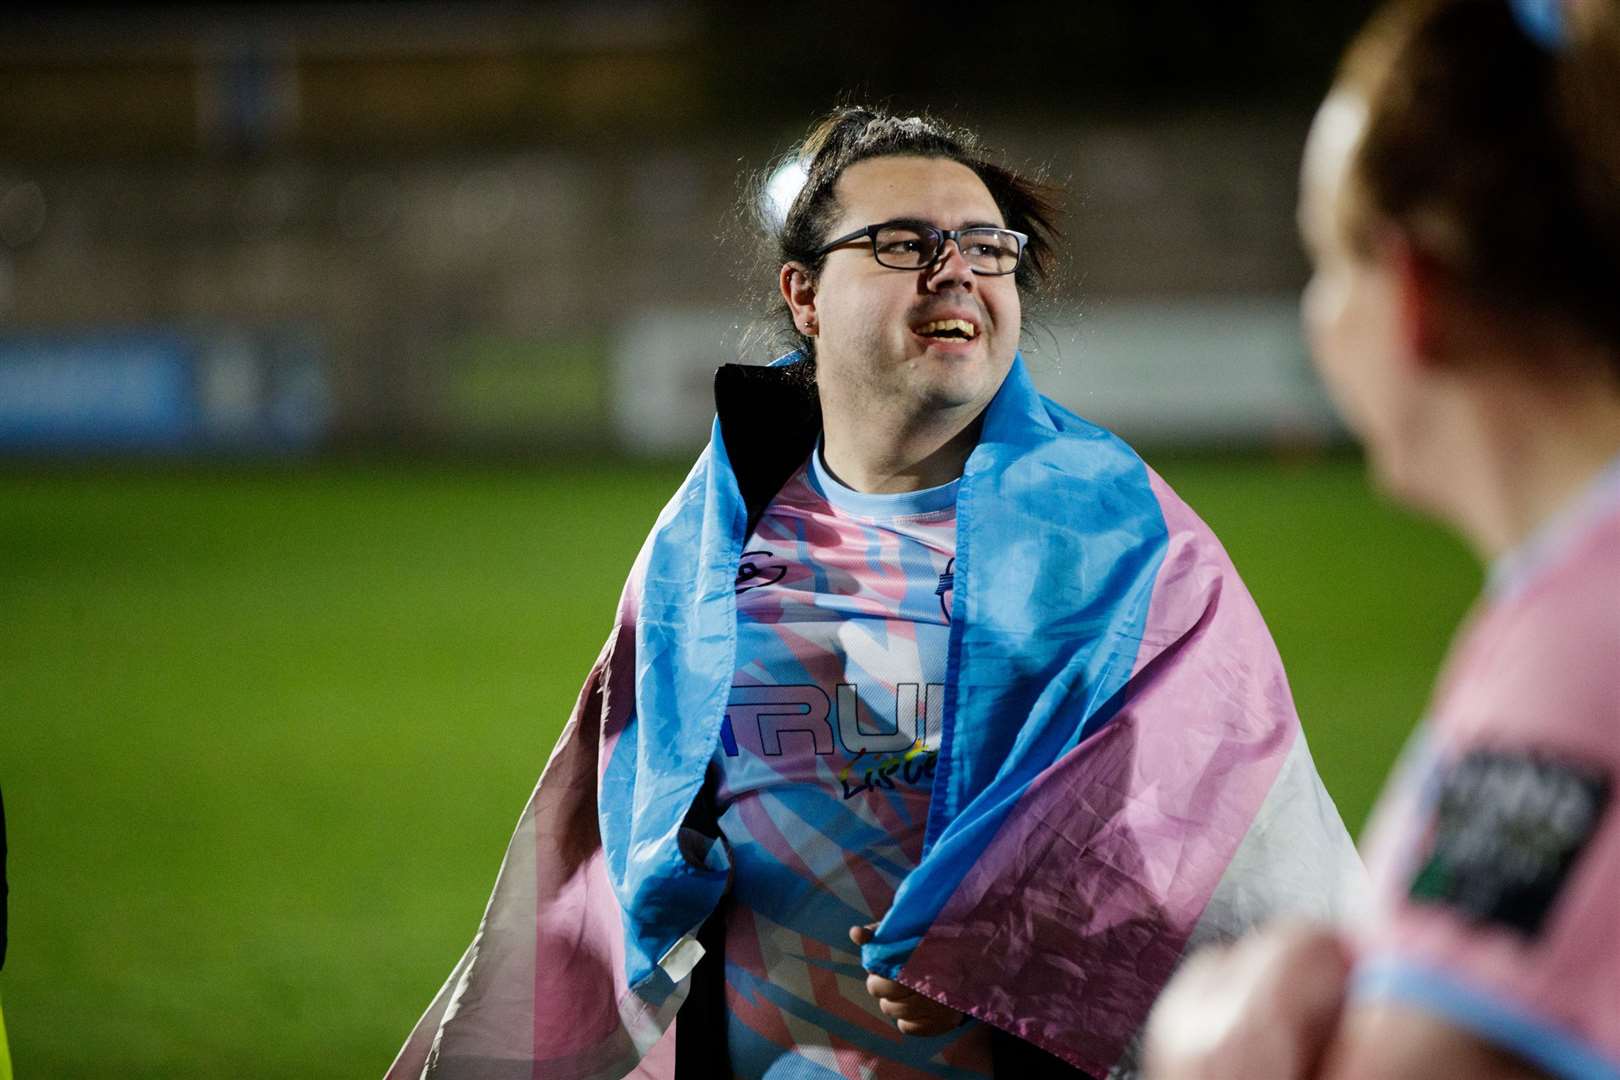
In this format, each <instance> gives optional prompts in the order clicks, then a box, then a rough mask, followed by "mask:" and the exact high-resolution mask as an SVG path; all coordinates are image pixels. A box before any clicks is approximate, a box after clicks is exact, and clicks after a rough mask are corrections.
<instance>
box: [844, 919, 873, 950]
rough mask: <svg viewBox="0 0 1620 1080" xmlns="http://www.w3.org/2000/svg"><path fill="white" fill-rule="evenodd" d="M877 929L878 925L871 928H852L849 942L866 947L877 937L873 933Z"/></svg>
mask: <svg viewBox="0 0 1620 1080" xmlns="http://www.w3.org/2000/svg"><path fill="white" fill-rule="evenodd" d="M876 927H877V923H872V924H871V925H870V926H852V927H850V928H849V940H851V941H853V942H854V943H855V944H857V945H865V944H866V943H867V942H868V941H871V940H872V939H873V938H874V937H876V936H877V935H876V934H874V933H873V932H872V931H873V930H874V929H875V928H876Z"/></svg>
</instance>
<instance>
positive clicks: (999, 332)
mask: <svg viewBox="0 0 1620 1080" xmlns="http://www.w3.org/2000/svg"><path fill="white" fill-rule="evenodd" d="M796 157H797V160H798V161H799V162H800V163H801V165H802V166H803V168H804V174H805V181H804V184H803V187H802V189H801V190H800V191H799V193H798V195H797V196H796V198H795V199H794V200H793V203H792V206H791V208H790V209H789V210H788V212H787V214H786V220H785V222H784V223H783V224H782V225H781V227H780V228H779V229H778V230H777V231H776V233H775V242H776V244H777V248H778V251H779V260H778V263H779V265H780V271H779V273H778V275H777V286H778V292H779V296H780V301H781V305H780V309H779V315H780V317H781V318H782V325H783V328H784V331H785V332H786V334H787V335H788V336H789V339H790V344H791V346H792V351H791V352H790V353H789V354H788V355H786V356H784V357H783V358H782V359H781V360H779V361H777V362H776V363H775V364H772V365H768V366H755V365H741V364H738V365H726V366H724V367H722V368H721V369H720V371H719V373H718V375H717V378H716V385H715V392H716V404H717V413H718V416H717V419H716V422H715V428H714V434H713V438H712V441H711V443H710V445H709V447H708V449H707V450H706V451H705V452H704V454H703V456H702V457H701V458H700V459H699V460H698V462H697V464H696V465H695V466H694V468H693V470H692V472H691V474H690V475H689V477H688V479H687V481H686V483H685V485H684V486H683V487H682V489H681V491H680V492H679V493H677V495H676V496H675V498H674V499H673V500H672V501H671V502H670V504H669V505H668V507H666V509H665V510H664V513H663V515H662V516H661V517H660V519H659V522H658V524H657V525H656V526H655V528H654V530H653V532H652V535H651V536H650V537H649V539H648V541H647V543H646V545H645V546H644V548H643V549H642V552H641V554H640V556H639V558H638V560H637V562H636V565H635V567H634V569H633V570H632V573H631V577H630V581H629V583H628V584H627V586H626V589H625V592H624V596H623V600H622V602H621V605H620V610H619V617H618V625H617V629H616V631H615V634H614V636H613V638H612V639H611V640H610V641H609V643H608V645H607V647H606V649H605V650H604V652H603V655H602V658H601V659H600V660H599V662H598V664H597V666H596V668H595V670H594V671H593V672H592V674H591V676H590V679H589V680H588V682H587V684H586V687H585V690H584V692H583V693H582V695H581V698H580V704H579V707H578V709H577V711H576V713H575V715H574V717H573V719H572V721H571V723H570V725H569V727H568V729H567V730H566V732H565V734H564V735H563V737H562V739H561V741H560V742H559V744H558V746H557V748H556V749H555V750H554V752H553V755H552V759H551V762H550V763H549V765H548V766H547V769H546V772H545V774H544V776H543V777H542V779H541V782H540V784H539V786H538V788H537V789H536V792H535V795H534V798H533V800H532V802H531V804H530V807H529V809H528V811H527V812H526V813H525V815H524V817H523V820H522V822H521V824H520V826H519V829H518V832H517V834H516V836H515V837H514V840H513V843H512V847H511V849H510V851H509V852H508V855H507V862H506V865H505V867H504V868H503V870H502V873H501V876H500V880H499V883H498V884H497V886H496V890H495V895H494V897H493V899H492V900H491V903H490V907H489V910H488V913H487V914H486V916H485V919H484V924H483V927H482V928H481V930H480V933H479V936H478V938H477V939H476V940H475V942H474V945H473V946H472V948H471V949H469V950H468V953H467V954H466V956H465V957H464V958H463V960H462V963H461V965H460V966H459V967H458V968H457V970H456V971H455V973H453V974H452V976H451V978H450V980H449V981H448V982H447V983H446V985H445V988H444V990H443V991H442V993H441V995H440V998H439V1000H438V1001H437V1002H436V1003H435V1004H434V1006H433V1007H432V1008H430V1009H429V1011H428V1013H427V1015H426V1016H424V1017H423V1019H422V1021H421V1023H420V1024H419V1025H418V1027H417V1029H416V1032H415V1033H414V1034H413V1035H412V1037H411V1039H410V1041H409V1042H408V1043H407V1044H406V1046H405V1048H404V1050H403V1051H402V1052H401V1055H400V1058H399V1060H398V1061H397V1062H396V1064H395V1070H394V1075H397V1076H417V1075H421V1074H422V1070H423V1068H424V1067H426V1068H427V1070H428V1072H427V1075H432V1076H440V1077H456V1076H467V1077H474V1076H477V1077H488V1076H517V1075H523V1076H530V1075H533V1076H547V1077H571V1078H585V1077H591V1078H598V1077H600V1078H617V1077H623V1076H629V1075H635V1076H637V1077H655V1078H664V1080H667V1078H669V1077H672V1076H675V1077H680V1078H681V1080H687V1078H695V1077H705V1078H712V1077H745V1078H749V1080H762V1078H766V1077H769V1078H786V1077H812V1076H815V1077H820V1076H829V1077H834V1076H879V1077H925V1076H936V1077H946V1076H949V1077H1011V1076H1019V1077H1041V1076H1050V1077H1060V1076H1061V1077H1074V1076H1088V1075H1089V1076H1102V1075H1105V1074H1109V1073H1110V1072H1113V1073H1114V1074H1115V1075H1122V1076H1123V1075H1129V1074H1130V1073H1131V1072H1132V1071H1133V1069H1134V1066H1133V1065H1132V1045H1133V1038H1134V1035H1135V1033H1136V1031H1137V1029H1138V1027H1139V1026H1140V1025H1141V1024H1142V1022H1143V1020H1144V1018H1145V1017H1146V1015H1147V1012H1148V1009H1149V1008H1150V1007H1151V1005H1152V1003H1153V1001H1154V999H1155V997H1156V996H1157V994H1158V991H1159V989H1160V987H1161V986H1162V985H1163V983H1164V982H1165V981H1166V980H1167V979H1168V977H1169V975H1170V973H1171V971H1172V970H1173V969H1174V968H1175V966H1176V964H1177V962H1178V960H1179V958H1180V957H1181V955H1182V954H1183V952H1184V951H1186V949H1187V948H1188V947H1189V945H1190V944H1195V943H1197V942H1200V941H1205V940H1218V939H1223V938H1226V937H1230V936H1232V935H1234V934H1236V933H1239V932H1240V931H1242V930H1243V929H1245V928H1247V927H1249V926H1251V925H1253V924H1254V923H1256V922H1259V921H1261V920H1263V919H1266V918H1268V917H1270V916H1272V915H1273V914H1276V913H1278V912H1292V913H1298V914H1306V913H1309V914H1315V915H1319V916H1327V915H1330V914H1332V913H1334V912H1336V911H1338V910H1339V909H1340V907H1341V906H1342V905H1343V904H1345V903H1347V902H1348V901H1349V900H1350V899H1351V898H1353V897H1354V895H1355V894H1356V893H1357V890H1358V887H1359V884H1360V874H1361V870H1360V865H1359V863H1358V862H1357V861H1356V858H1355V854H1354V850H1353V848H1352V846H1351V843H1350V840H1349V837H1348V836H1347V834H1346V832H1345V830H1344V827H1343V825H1342V824H1341V823H1340V820H1339V817H1338V814H1337V813H1336V811H1335V810H1334V808H1333V805H1332V803H1331V800H1330V799H1329V798H1328V796H1327V794H1326V792H1325V791H1324V789H1323V787H1322V785H1321V782H1320V780H1319V779H1318V777H1317V774H1316V771H1315V769H1314V767H1313V766H1312V764H1311V759H1310V755H1309V753H1308V751H1307V749H1306V746H1305V741H1304V738H1303V736H1302V734H1301V732H1300V729H1299V724H1298V721H1297V719H1296V717H1295V714H1294V710H1293V706H1292V703H1291V700H1290V696H1289V693H1288V688H1287V684H1286V682H1285V680H1284V677H1283V673H1282V670H1281V666H1280V663H1279V661H1278V658H1277V655H1276V651H1275V649H1274V647H1273V646H1272V644H1271V641H1270V638H1269V636H1268V634H1267V632H1266V629H1265V626H1264V624H1263V622H1262V621H1261V619H1260V616H1259V614H1258V612H1257V611H1256V610H1255V607H1254V605H1253V603H1252V602H1251V600H1250V599H1249V597H1248V595H1247V593H1246V591H1245V590H1244V588H1243V585H1242V583H1241V581H1239V580H1238V577H1237V575H1236V573H1235V572H1234V570H1233V568H1232V566H1231V564H1230V562H1229V561H1228V560H1227V558H1226V556H1225V554H1224V552H1223V551H1222V550H1221V548H1220V546H1219V544H1218V543H1217V542H1216V541H1215V540H1214V538H1213V537H1212V536H1211V535H1210V533H1209V532H1208V530H1207V529H1206V528H1205V527H1204V526H1203V524H1202V523H1201V522H1200V521H1199V520H1198V519H1197V518H1196V517H1195V516H1194V515H1193V514H1192V512H1191V511H1190V510H1188V508H1187V507H1186V506H1185V505H1184V504H1183V503H1181V502H1180V501H1179V500H1178V499H1177V498H1176V497H1175V495H1174V494H1173V493H1172V492H1171V491H1170V489H1169V488H1168V487H1167V486H1166V485H1165V484H1164V483H1163V481H1162V480H1160V479H1159V478H1158V477H1157V476H1156V475H1155V474H1153V473H1152V471H1151V470H1149V469H1148V468H1147V467H1146V466H1145V465H1144V464H1143V463H1142V461H1141V460H1140V459H1139V458H1138V457H1137V456H1136V455H1135V454H1134V453H1132V452H1131V451H1130V449H1129V448H1128V447H1126V446H1125V445H1124V444H1123V443H1121V442H1120V441H1119V440H1118V439H1116V438H1115V437H1113V436H1112V435H1110V434H1108V433H1107V432H1105V431H1103V430H1101V429H1100V428H1097V427H1095V426H1093V425H1091V424H1089V423H1087V422H1085V421H1083V420H1081V419H1079V418H1078V417H1075V416H1073V415H1072V414H1070V413H1068V412H1066V411H1064V410H1063V409H1061V408H1059V407H1058V406H1056V405H1055V404H1053V403H1052V402H1050V401H1048V400H1046V399H1044V398H1042V397H1041V396H1040V395H1039V394H1038V393H1037V392H1036V391H1035V389H1034V386H1033V385H1032V383H1031V380H1030V376H1029V373H1028V372H1027V370H1026V369H1025V366H1024V364H1023V361H1022V360H1021V359H1020V358H1019V355H1018V345H1019V336H1020V332H1021V328H1022V311H1023V304H1024V302H1025V300H1026V297H1027V296H1028V295H1030V294H1031V293H1033V292H1034V291H1035V290H1036V289H1038V288H1039V286H1040V285H1041V283H1042V281H1043V280H1044V278H1045V276H1046V275H1047V273H1048V272H1049V269H1050V266H1051V260H1052V257H1053V244H1054V242H1055V239H1056V233H1055V231H1054V228H1053V224H1052V222H1053V217H1054V213H1053V209H1052V203H1051V201H1050V197H1049V194H1048V193H1047V192H1046V191H1045V190H1044V189H1042V188H1041V187H1039V186H1038V185H1036V184H1034V183H1032V182H1030V181H1029V180H1026V179H1024V178H1022V177H1020V176H1018V175H1017V174H1016V173H1014V172H1012V171H1010V170H1008V169H1006V168H1005V167H1003V166H1001V165H999V164H997V163H996V162H994V161H992V160H991V159H990V158H989V157H988V156H987V155H986V154H985V153H984V152H983V151H981V150H980V149H979V147H978V145H977V143H976V142H975V140H974V138H973V137H972V136H971V135H970V134H969V133H967V132H964V131H960V130H957V129H954V128H951V127H949V126H947V125H945V124H943V123H940V122H937V121H934V120H931V119H926V118H918V117H909V118H902V117H897V116H891V115H885V114H882V113H876V112H872V111H868V110H863V109H855V108H848V109H841V110H839V111H837V112H835V113H834V114H832V115H831V116H830V117H828V118H826V119H825V120H824V121H822V122H821V123H820V124H818V125H817V126H816V127H814V128H813V129H812V130H811V132H810V134H809V137H808V138H807V140H806V141H805V143H804V145H803V146H802V147H801V148H800V149H799V151H798V153H797V155H796Z"/></svg>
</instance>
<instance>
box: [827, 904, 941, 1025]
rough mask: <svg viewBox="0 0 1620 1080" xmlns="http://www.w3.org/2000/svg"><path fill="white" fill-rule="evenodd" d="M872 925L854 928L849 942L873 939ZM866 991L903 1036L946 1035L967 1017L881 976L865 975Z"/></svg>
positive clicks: (860, 942) (858, 942)
mask: <svg viewBox="0 0 1620 1080" xmlns="http://www.w3.org/2000/svg"><path fill="white" fill-rule="evenodd" d="M876 926H877V924H876V923H873V924H872V925H871V926H852V927H850V928H849V940H851V941H853V942H854V943H855V944H856V945H865V944H866V943H867V942H868V941H871V940H872V931H873V930H874V929H875V928H876ZM866 992H867V993H868V994H871V995H872V996H873V997H875V998H877V1003H878V1008H879V1009H880V1010H881V1011H882V1013H883V1015H884V1016H887V1017H888V1018H889V1019H891V1020H893V1021H894V1023H895V1026H896V1027H898V1028H899V1029H900V1034H902V1035H925V1036H926V1035H943V1034H945V1033H946V1032H947V1031H951V1030H953V1029H955V1028H958V1027H961V1026H962V1022H963V1021H964V1020H966V1019H967V1017H966V1016H964V1015H962V1014H961V1013H959V1012H957V1011H956V1010H955V1009H953V1008H951V1007H950V1006H949V1005H941V1004H940V1003H939V1002H937V1001H935V1000H934V999H933V998H931V997H927V996H925V995H923V994H919V993H918V992H917V991H915V990H913V989H912V988H911V987H909V986H902V985H900V984H899V983H897V982H895V981H894V980H893V979H885V978H884V977H883V976H881V975H870V974H869V975H867V976H866Z"/></svg>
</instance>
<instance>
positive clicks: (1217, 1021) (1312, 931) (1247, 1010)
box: [1145, 923, 1350, 1080]
mask: <svg viewBox="0 0 1620 1080" xmlns="http://www.w3.org/2000/svg"><path fill="white" fill-rule="evenodd" d="M1349 972H1350V957H1349V955H1348V950H1347V949H1346V947H1345V945H1344V943H1343V942H1342V941H1341V940H1340V938H1339V936H1338V934H1337V933H1335V932H1334V930H1333V929H1332V928H1331V927H1327V926H1319V925H1310V924H1305V923H1293V924H1287V925H1279V926H1277V927H1275V928H1272V929H1268V930H1265V931H1263V932H1261V933H1259V934H1255V935H1253V936H1251V937H1248V938H1245V939H1244V940H1243V941H1240V942H1238V943H1237V944H1235V945H1229V946H1220V947H1216V948H1211V949H1208V950H1205V951H1204V952H1201V953H1199V954H1198V955H1197V956H1195V957H1193V958H1192V959H1191V960H1189V961H1188V962H1187V963H1186V965H1185V966H1183V967H1182V969H1181V971H1180V972H1179V973H1177V975H1176V977H1175V978H1173V979H1171V980H1170V985H1169V988H1168V989H1166V990H1165V992H1164V994H1163V995H1162V996H1161V997H1160V998H1159V1001H1158V1004H1157V1005H1155V1006H1154V1007H1153V1013H1152V1015H1151V1016H1149V1017H1148V1029H1147V1045H1146V1054H1145V1061H1146V1065H1147V1069H1146V1071H1145V1075H1146V1076H1149V1077H1152V1078H1153V1080H1225V1078H1228V1077H1231V1078H1237V1077H1253V1076H1264V1077H1270V1078H1272V1080H1303V1078H1305V1077H1310V1076H1312V1075H1313V1074H1314V1073H1315V1072H1316V1069H1317V1066H1318V1063H1319V1062H1320V1061H1321V1060H1322V1052H1323V1051H1324V1050H1325V1049H1326V1048H1327V1045H1328V1042H1329V1041H1330V1040H1331V1039H1332V1037H1333V1034H1334V1032H1335V1030H1336V1029H1337V1027H1338V1023H1339V1016H1340V1012H1341V1010H1342V1009H1343V1006H1344V990H1345V980H1346V978H1347V977H1348V975H1349Z"/></svg>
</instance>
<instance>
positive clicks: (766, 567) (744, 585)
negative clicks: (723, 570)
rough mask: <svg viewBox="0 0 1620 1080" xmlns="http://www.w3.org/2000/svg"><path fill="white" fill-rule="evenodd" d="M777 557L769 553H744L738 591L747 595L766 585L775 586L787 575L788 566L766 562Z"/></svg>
mask: <svg viewBox="0 0 1620 1080" xmlns="http://www.w3.org/2000/svg"><path fill="white" fill-rule="evenodd" d="M774 558H776V556H775V555H774V554H772V553H771V552H769V551H745V552H743V553H742V563H741V564H740V565H739V566H738V567H737V591H738V592H739V593H745V592H747V591H748V590H749V589H758V588H762V587H764V586H766V585H775V584H776V583H777V582H778V581H781V580H782V578H783V576H784V575H785V574H786V573H787V566H786V565H784V564H783V563H778V562H766V561H764V560H766V559H774Z"/></svg>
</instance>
